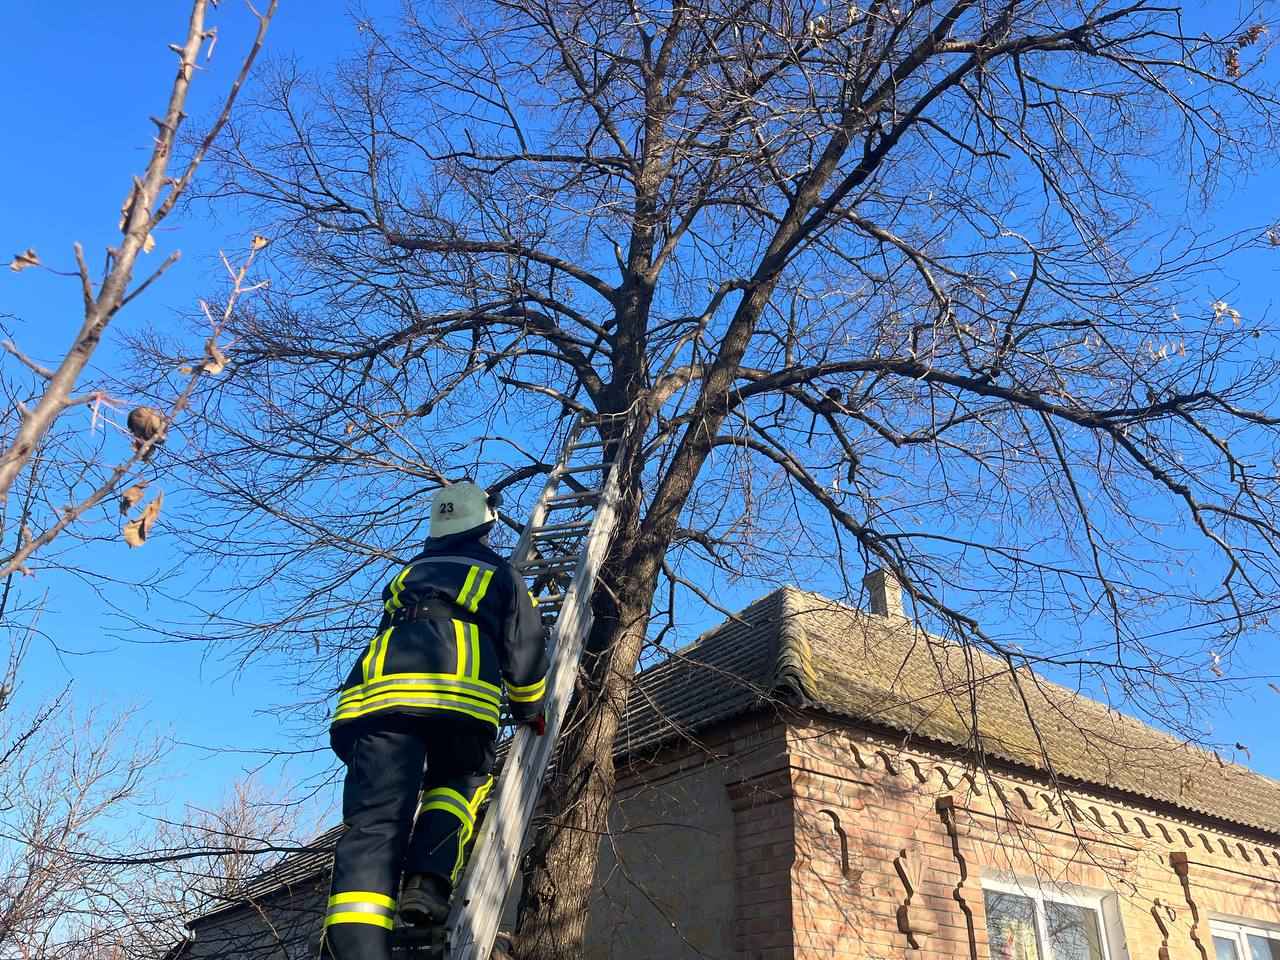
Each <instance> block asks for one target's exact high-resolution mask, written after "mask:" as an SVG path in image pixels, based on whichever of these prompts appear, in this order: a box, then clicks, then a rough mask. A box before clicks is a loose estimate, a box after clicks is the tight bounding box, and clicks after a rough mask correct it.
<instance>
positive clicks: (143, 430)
mask: <svg viewBox="0 0 1280 960" xmlns="http://www.w3.org/2000/svg"><path fill="white" fill-rule="evenodd" d="M127 423H128V425H129V432H130V433H132V434H133V435H134V437H136V438H137V439H138V440H139V441H142V442H145V441H147V440H150V439H151V438H152V437H155V436H158V435H161V434H163V433H164V414H163V413H161V412H160V411H159V410H157V409H156V408H155V407H135V408H134V409H132V410H130V411H129V418H128V420H127Z"/></svg>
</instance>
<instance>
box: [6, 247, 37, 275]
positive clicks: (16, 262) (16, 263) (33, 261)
mask: <svg viewBox="0 0 1280 960" xmlns="http://www.w3.org/2000/svg"><path fill="white" fill-rule="evenodd" d="M38 266H40V258H39V257H38V256H36V250H35V247H27V249H26V250H24V251H22V253H19V254H15V255H14V258H13V259H12V260H10V261H9V269H10V270H12V271H13V272H14V273H21V272H22V271H23V270H25V269H27V267H38Z"/></svg>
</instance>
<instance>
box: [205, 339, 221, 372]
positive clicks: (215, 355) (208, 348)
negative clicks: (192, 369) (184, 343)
mask: <svg viewBox="0 0 1280 960" xmlns="http://www.w3.org/2000/svg"><path fill="white" fill-rule="evenodd" d="M204 350H205V353H207V354H208V355H209V359H208V360H206V361H205V362H204V363H203V364H202V365H201V367H200V369H201V370H202V371H204V372H205V373H212V374H219V373H221V372H222V371H223V369H224V368H225V367H226V365H227V355H226V354H225V353H223V352H222V351H221V350H219V349H218V344H217V341H215V340H214V339H213V337H210V338H209V339H208V340H206V341H205V343H204Z"/></svg>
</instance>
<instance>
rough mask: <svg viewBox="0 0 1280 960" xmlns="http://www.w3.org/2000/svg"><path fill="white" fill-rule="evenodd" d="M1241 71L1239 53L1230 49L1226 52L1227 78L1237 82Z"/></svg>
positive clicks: (1233, 48)
mask: <svg viewBox="0 0 1280 960" xmlns="http://www.w3.org/2000/svg"><path fill="white" fill-rule="evenodd" d="M1241 73H1242V71H1241V69H1240V51H1239V50H1237V49H1236V48H1235V47H1232V48H1231V49H1230V50H1228V51H1227V78H1228V79H1230V80H1238V79H1239V78H1240V75H1241Z"/></svg>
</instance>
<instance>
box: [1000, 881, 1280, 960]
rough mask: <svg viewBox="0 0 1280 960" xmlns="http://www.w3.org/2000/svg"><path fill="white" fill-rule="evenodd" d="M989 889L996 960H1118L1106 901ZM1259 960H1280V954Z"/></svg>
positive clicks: (1030, 889) (1012, 886)
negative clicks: (1110, 936)
mask: <svg viewBox="0 0 1280 960" xmlns="http://www.w3.org/2000/svg"><path fill="white" fill-rule="evenodd" d="M983 888H984V889H983V899H984V901H985V903H986V907H987V940H988V942H989V943H990V945H991V960H1113V955H1112V952H1111V951H1110V950H1109V948H1108V943H1107V932H1108V924H1107V919H1108V918H1107V916H1106V915H1105V912H1104V901H1105V900H1106V898H1105V897H1104V896H1102V895H1093V894H1083V893H1081V894H1077V893H1076V892H1074V891H1072V892H1059V891H1056V890H1050V891H1041V890H1040V889H1038V887H1037V886H1036V885H1035V884H1034V883H1023V884H1019V883H1016V882H1015V883H995V882H986V883H984V884H983ZM1220 960H1253V958H1246V957H1243V956H1241V957H1236V958H1231V957H1223V956H1221V955H1220ZM1259 960H1280V953H1277V954H1276V956H1275V957H1274V958H1272V957H1266V958H1259Z"/></svg>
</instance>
